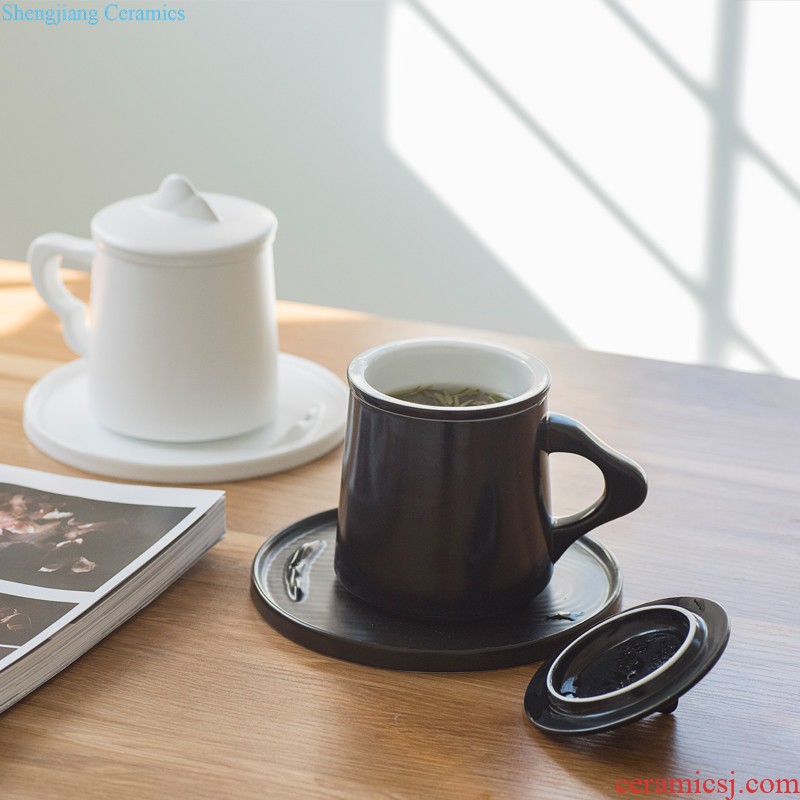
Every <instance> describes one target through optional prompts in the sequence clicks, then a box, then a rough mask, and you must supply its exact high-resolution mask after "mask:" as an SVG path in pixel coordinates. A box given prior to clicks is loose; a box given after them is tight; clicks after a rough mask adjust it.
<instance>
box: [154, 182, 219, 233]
mask: <svg viewBox="0 0 800 800" xmlns="http://www.w3.org/2000/svg"><path fill="white" fill-rule="evenodd" d="M145 206H146V207H147V208H154V209H157V210H158V211H164V212H167V213H170V214H176V215H178V216H180V217H194V218H195V219H207V220H210V221H213V222H219V221H220V218H219V217H218V216H217V215H216V214H215V213H214V211H213V209H212V208H211V206H210V205H209V204H208V203H207V202H206V201H205V200H204V199H203V197H202V195H201V194H200V193H199V192H198V191H197V190H196V189H195V188H194V186H192V182H191V181H190V180H189V179H188V178H185V177H184V176H183V175H175V174H173V175H167V177H166V178H164V180H163V181H161V186H159V187H158V191H157V192H156V193H155V194H154V195H152V196H151V197H150V198H149V199H148V201H147V202H146V203H145Z"/></svg>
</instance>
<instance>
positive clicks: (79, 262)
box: [28, 233, 95, 356]
mask: <svg viewBox="0 0 800 800" xmlns="http://www.w3.org/2000/svg"><path fill="white" fill-rule="evenodd" d="M94 252H95V247H94V242H93V241H92V240H91V239H81V238H80V237H78V236H70V235H69V234H66V233H46V234H44V236H40V237H39V238H38V239H34V241H33V242H31V246H30V247H29V248H28V264H29V265H30V268H31V278H32V280H33V285H34V286H35V287H36V291H37V292H39V294H40V295H41V296H42V299H43V300H44V301H45V303H47V305H48V306H50V308H51V309H53V311H55V313H56V314H58V317H59V319H60V320H61V324H62V325H63V326H64V339H65V341H66V343H67V345H68V346H69V348H70V349H71V350H73V351H74V352H76V353H77V354H78V355H79V356H85V355H87V354H88V352H89V329H88V327H87V326H86V303H84V302H83V300H79V299H78V298H77V297H75V295H74V294H72V293H71V292H70V291H69V289H67V287H66V286H65V285H64V281H63V280H62V278H61V262H62V259H63V257H64V256H66V257H67V258H69V259H72V260H74V261H75V262H76V266H77V268H78V269H80V270H81V271H82V272H88V271H89V269H90V268H91V266H92V259H93V258H94Z"/></svg>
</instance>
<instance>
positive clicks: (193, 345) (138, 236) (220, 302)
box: [28, 175, 278, 442]
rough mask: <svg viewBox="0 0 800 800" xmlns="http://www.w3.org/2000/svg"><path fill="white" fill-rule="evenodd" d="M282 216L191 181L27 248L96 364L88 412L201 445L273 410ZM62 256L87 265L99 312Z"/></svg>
mask: <svg viewBox="0 0 800 800" xmlns="http://www.w3.org/2000/svg"><path fill="white" fill-rule="evenodd" d="M276 229H277V220H276V218H275V215H274V214H273V213H272V212H271V211H269V210H268V209H267V208H264V207H263V206H261V205H258V204H257V203H253V202H251V201H248V200H243V199H241V198H237V197H230V196H227V195H220V194H201V193H199V192H197V191H196V190H195V188H194V187H193V186H192V184H191V183H190V182H189V181H188V180H187V179H186V178H185V177H183V176H181V175H170V176H168V177H167V178H166V179H165V180H164V181H163V182H162V184H161V186H160V187H159V189H158V191H157V192H155V194H151V195H143V196H138V197H132V198H129V199H127V200H122V201H120V202H117V203H113V204H112V205H110V206H108V207H106V208H104V209H102V210H101V211H99V212H98V213H97V214H96V215H95V216H94V218H93V219H92V222H91V231H92V239H91V240H89V239H81V238H78V237H75V236H69V235H66V234H63V233H48V234H45V235H44V236H40V237H39V238H37V239H36V240H35V241H34V242H33V243H32V244H31V246H30V248H29V251H28V262H29V264H30V268H31V274H32V278H33V283H34V285H35V287H36V289H37V290H38V291H39V293H40V294H41V296H42V297H43V298H44V300H45V302H47V304H48V305H49V306H50V308H52V309H53V311H55V312H56V314H58V316H59V317H60V318H61V321H62V323H63V327H64V338H65V339H66V342H67V344H68V345H69V346H70V347H71V348H72V349H73V350H74V351H75V352H76V353H77V354H78V355H80V356H83V357H85V358H86V361H87V368H88V391H89V398H88V402H89V406H90V409H91V414H92V415H93V417H94V418H95V419H96V420H97V422H99V423H100V424H101V425H103V426H105V427H107V428H109V429H111V430H113V431H115V432H117V433H121V434H125V435H127V436H132V437H136V438H140V439H150V440H156V441H163V442H198V441H205V440H211V439H221V438H226V437H232V436H236V435H239V434H243V433H246V432H249V431H252V430H255V429H256V428H259V427H261V426H264V425H266V424H268V423H269V422H270V421H271V420H272V419H273V417H274V416H275V414H276V405H277V356H278V340H277V328H276V321H275V287H274V275H273V260H272V243H273V241H274V238H275V231H276ZM62 257H67V258H68V259H70V260H71V261H76V262H78V263H79V264H82V265H84V266H85V268H87V269H88V268H91V273H92V286H91V299H90V309H91V311H90V315H89V319H88V321H87V313H86V311H87V309H86V306H85V304H84V303H83V302H82V301H80V300H79V299H78V298H76V297H75V296H74V295H72V294H71V293H70V292H69V291H68V290H67V289H66V287H65V286H64V283H63V280H62V279H61V275H60V271H59V270H60V266H61V260H62Z"/></svg>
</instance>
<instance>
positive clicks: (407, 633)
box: [251, 509, 622, 672]
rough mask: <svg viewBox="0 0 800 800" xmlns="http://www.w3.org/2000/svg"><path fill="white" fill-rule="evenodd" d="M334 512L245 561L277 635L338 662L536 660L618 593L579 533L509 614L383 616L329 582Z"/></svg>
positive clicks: (614, 572) (448, 667)
mask: <svg viewBox="0 0 800 800" xmlns="http://www.w3.org/2000/svg"><path fill="white" fill-rule="evenodd" d="M336 513H337V512H336V509H331V510H329V511H324V512H322V513H320V514H315V515H314V516H311V517H308V518H306V519H303V520H300V521H299V522H296V523H294V524H293V525H290V526H289V527H287V528H284V529H283V530H281V531H279V532H278V533H276V534H275V535H274V536H272V537H271V538H270V539H268V540H267V541H266V542H265V543H264V544H263V545H262V546H261V548H260V549H259V551H258V553H257V554H256V557H255V560H254V561H253V572H252V585H251V596H252V598H253V602H254V603H255V604H256V606H257V607H258V609H259V611H260V612H261V614H262V615H263V616H264V618H265V619H266V620H267V622H269V623H270V625H272V627H273V628H275V629H276V630H277V631H279V632H280V633H282V634H283V635H284V636H286V637H287V638H289V639H291V640H292V641H295V642H297V643H299V644H302V645H304V646H306V647H309V648H311V649H312V650H316V651H318V652H320V653H324V654H325V655H329V656H334V657H336V658H341V659H344V660H346V661H355V662H358V663H361V664H369V665H372V666H376V667H387V668H390V669H403V670H421V671H433V672H460V671H467V670H484V669H497V668H500V667H512V666H518V665H520V664H528V663H531V662H534V661H540V660H542V659H543V658H547V657H548V656H549V655H550V654H552V653H553V651H554V650H555V649H556V648H558V647H559V646H561V645H562V644H564V643H565V642H567V641H568V640H570V639H573V638H574V637H575V636H576V635H577V634H578V633H580V632H581V631H582V630H584V629H586V628H588V627H589V626H590V625H592V624H593V623H595V622H597V621H598V620H599V619H600V618H601V617H603V616H604V615H605V614H606V613H607V612H608V611H609V610H610V609H611V608H612V606H613V605H614V604H615V602H616V601H617V600H618V598H619V595H620V591H621V588H622V580H621V576H620V570H619V565H618V563H617V561H616V559H615V558H614V556H613V555H612V554H611V553H610V552H609V551H608V550H607V549H606V548H605V547H603V546H602V545H601V544H599V543H598V542H596V541H594V540H592V539H590V538H589V537H588V536H584V537H583V538H582V539H580V540H579V541H578V542H577V543H576V544H574V545H572V546H571V547H570V548H569V550H567V552H566V553H565V554H564V555H563V556H562V557H561V559H560V560H559V561H558V563H557V564H556V566H555V571H554V574H553V578H552V580H551V581H550V584H549V585H548V587H547V588H546V589H545V590H544V592H542V593H541V594H540V595H538V596H537V597H536V598H535V599H534V600H532V601H531V602H530V603H528V604H527V605H525V606H523V607H522V608H520V609H519V610H517V611H514V612H513V613H511V614H508V615H505V616H502V617H494V618H491V619H484V620H477V621H467V622H462V621H459V622H427V621H420V620H415V619H410V618H405V617H399V616H394V615H390V614H387V613H385V612H383V611H381V610H379V609H377V608H375V607H373V606H371V605H368V604H367V603H364V602H363V601H361V600H359V599H358V598H356V597H355V596H353V595H352V594H350V592H348V591H347V590H346V589H345V588H344V587H343V586H341V585H340V583H339V581H338V580H337V578H336V575H335V572H334V569H333V553H334V548H335V546H336Z"/></svg>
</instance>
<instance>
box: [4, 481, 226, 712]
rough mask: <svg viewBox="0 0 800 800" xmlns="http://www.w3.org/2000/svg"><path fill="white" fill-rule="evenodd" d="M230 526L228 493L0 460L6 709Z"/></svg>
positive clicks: (150, 595) (167, 581) (103, 633)
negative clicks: (73, 475) (101, 477)
mask: <svg viewBox="0 0 800 800" xmlns="http://www.w3.org/2000/svg"><path fill="white" fill-rule="evenodd" d="M224 532H225V494H224V492H220V491H214V490H209V489H177V488H162V487H149V486H134V485H126V484H117V483H107V482H105V481H95V480H83V479H80V478H68V477H64V476H61V475H52V474H49V473H44V472H36V471H34V470H29V469H22V468H19V467H10V466H3V465H0V711H4V710H5V709H6V708H8V707H9V706H10V705H12V704H13V703H16V702H17V701H18V700H19V699H21V698H22V697H24V696H25V695H26V694H28V693H29V692H31V691H32V690H33V689H35V688H36V687H38V686H40V685H41V684H42V683H44V682H45V681H47V680H48V679H49V678H51V677H52V676H53V675H55V674H57V673H58V672H60V671H61V670H62V669H64V668H65V667H66V666H67V665H69V664H70V663H71V662H72V661H74V660H75V659H76V658H78V657H79V656H80V655H82V654H83V653H85V652H86V651H87V650H88V649H89V648H90V647H92V646H93V645H95V644H97V642H99V641H100V640H101V639H103V637H105V636H106V635H108V634H109V633H110V632H111V631H112V630H114V628H116V627H117V626H118V625H120V624H122V623H123V622H125V620H127V619H128V618H129V617H131V616H132V615H133V614H135V613H136V612H137V611H139V610H140V609H142V608H143V607H144V606H146V605H147V604H148V603H149V602H150V601H151V600H153V599H154V598H155V597H157V596H158V594H159V593H161V592H162V591H164V589H166V588H167V587H168V586H169V585H170V584H171V583H172V582H173V581H174V580H175V579H176V578H178V577H179V576H180V575H181V574H182V573H183V572H185V571H186V570H187V569H188V568H189V567H190V566H192V564H194V563H195V562H196V561H197V560H198V559H199V558H200V557H201V556H202V555H203V554H204V553H205V552H206V551H207V550H208V549H209V548H210V547H212V546H213V545H214V544H215V543H216V542H217V541H219V540H220V539H221V538H222V536H223V535H224Z"/></svg>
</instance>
